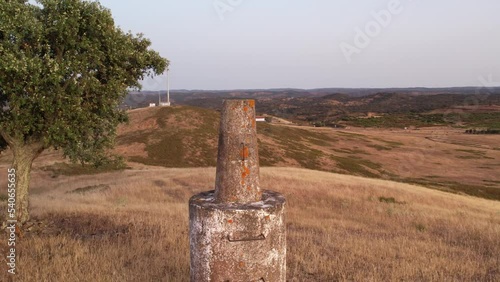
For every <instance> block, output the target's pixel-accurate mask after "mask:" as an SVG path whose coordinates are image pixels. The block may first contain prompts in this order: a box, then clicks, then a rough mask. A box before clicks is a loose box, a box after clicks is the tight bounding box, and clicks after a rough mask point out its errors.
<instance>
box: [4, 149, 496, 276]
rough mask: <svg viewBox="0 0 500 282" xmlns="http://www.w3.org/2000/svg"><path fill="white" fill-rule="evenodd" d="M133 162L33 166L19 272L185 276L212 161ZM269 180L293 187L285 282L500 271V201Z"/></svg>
mask: <svg viewBox="0 0 500 282" xmlns="http://www.w3.org/2000/svg"><path fill="white" fill-rule="evenodd" d="M41 161H43V159H42V160H41ZM132 166H133V167H132V169H128V170H124V171H121V172H108V173H102V174H99V175H80V176H64V175H60V176H57V177H56V176H55V175H53V174H52V173H51V172H50V171H43V170H40V169H35V171H34V173H33V178H32V183H33V185H32V188H31V189H32V190H31V192H32V194H31V204H32V213H33V217H34V221H33V222H32V223H31V224H29V225H28V226H27V227H26V229H25V231H24V233H23V237H22V238H21V239H20V244H19V247H18V252H19V255H20V260H19V263H18V268H19V269H18V271H19V274H18V275H16V277H15V279H14V280H13V281H175V282H177V281H188V279H189V252H188V248H189V245H188V234H187V233H188V204H187V201H188V199H189V197H190V196H191V195H193V194H195V193H198V192H201V191H204V190H211V189H212V188H213V186H214V181H215V180H214V176H215V169H213V168H184V169H177V168H158V167H147V166H142V165H132ZM6 167H7V166H6V165H1V166H0V186H1V187H4V186H5V185H6V183H5V171H6ZM261 179H262V186H263V187H265V188H268V189H272V190H276V191H279V192H282V193H283V194H285V195H286V197H287V201H288V202H287V204H288V213H287V230H288V234H287V239H288V257H287V260H288V261H287V264H288V272H287V276H288V280H289V281H345V280H348V281H499V280H500V256H499V254H500V244H499V242H500V202H498V201H490V200H486V199H480V198H475V197H471V196H463V195H455V194H450V193H445V192H440V191H436V190H430V189H426V188H422V187H419V186H412V185H408V184H401V183H396V182H389V181H384V180H375V179H367V178H361V177H355V176H348V175H340V174H333V173H327V172H318V171H311V170H305V169H297V168H263V169H262V170H261ZM5 206H6V204H5V201H2V202H1V204H0V210H5ZM3 214H4V213H2V215H3ZM0 241H1V243H0V253H2V254H4V253H5V250H6V245H5V243H4V242H6V233H4V232H3V233H2V234H1V238H0ZM4 260H5V258H4V256H2V261H4ZM0 272H1V274H0V281H9V280H8V278H7V276H6V265H5V263H2V264H1V270H0Z"/></svg>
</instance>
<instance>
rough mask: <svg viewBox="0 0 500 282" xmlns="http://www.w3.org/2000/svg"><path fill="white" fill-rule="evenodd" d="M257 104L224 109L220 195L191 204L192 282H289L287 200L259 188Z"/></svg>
mask: <svg viewBox="0 0 500 282" xmlns="http://www.w3.org/2000/svg"><path fill="white" fill-rule="evenodd" d="M257 144H258V143H257V132H256V124H255V102H254V100H225V101H224V104H223V110H222V117H221V124H220V135H219V153H218V160H217V175H216V183H215V191H210V192H204V193H201V194H199V195H196V196H193V197H192V198H191V199H190V201H189V233H190V234H189V236H190V238H189V240H190V247H191V281H192V282H204V281H217V282H219V281H221V282H226V281H231V282H240V281H244V282H247V281H273V282H274V281H276V282H281V281H286V225H285V198H284V197H283V196H282V195H281V194H279V193H276V192H272V191H262V190H261V188H260V186H259V155H258V148H257Z"/></svg>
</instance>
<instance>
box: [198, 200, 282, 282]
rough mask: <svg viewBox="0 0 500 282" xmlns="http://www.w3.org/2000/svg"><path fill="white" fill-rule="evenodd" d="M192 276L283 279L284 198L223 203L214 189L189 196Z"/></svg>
mask: <svg viewBox="0 0 500 282" xmlns="http://www.w3.org/2000/svg"><path fill="white" fill-rule="evenodd" d="M189 222H190V225H189V228H190V247H191V281H192V282H194V281H196V282H203V281H221V282H222V281H232V282H236V281H238V282H239V281H277V282H279V281H286V225H285V198H284V197H283V196H282V195H281V194H279V193H276V192H272V191H264V193H263V197H262V201H260V202H255V203H250V204H234V203H233V204H226V203H217V202H216V201H215V195H214V192H213V191H211V192H205V193H202V194H199V195H196V196H194V197H192V198H191V200H190V201H189Z"/></svg>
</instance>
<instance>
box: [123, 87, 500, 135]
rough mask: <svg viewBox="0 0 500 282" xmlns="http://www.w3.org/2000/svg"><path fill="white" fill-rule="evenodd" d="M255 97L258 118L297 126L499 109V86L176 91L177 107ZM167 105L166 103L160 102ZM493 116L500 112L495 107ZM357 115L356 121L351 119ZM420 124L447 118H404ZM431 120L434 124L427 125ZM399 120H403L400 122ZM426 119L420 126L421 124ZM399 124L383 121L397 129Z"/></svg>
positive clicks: (154, 96) (147, 99)
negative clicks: (371, 117)
mask: <svg viewBox="0 0 500 282" xmlns="http://www.w3.org/2000/svg"><path fill="white" fill-rule="evenodd" d="M158 95H163V96H165V94H164V93H160V92H144V93H130V94H129V95H128V97H127V99H126V101H125V102H124V107H126V108H137V107H146V106H148V105H149V103H154V102H158V99H159V98H158ZM236 97H237V98H252V99H256V100H257V111H258V112H259V113H260V114H270V115H273V116H277V117H281V118H286V119H290V120H293V121H295V122H298V123H308V124H311V123H314V124H323V125H327V124H338V123H339V122H342V121H344V122H346V121H347V122H346V124H348V125H357V126H369V125H371V124H367V123H364V121H361V122H358V121H357V120H356V119H355V118H356V117H359V116H360V115H361V116H363V115H367V114H368V113H376V114H408V113H412V114H428V113H430V112H434V114H435V113H436V111H441V113H443V112H449V111H453V110H454V109H456V108H457V107H469V109H468V112H471V109H473V108H475V109H477V110H479V111H482V112H484V111H483V109H484V107H485V106H500V88H490V89H486V88H483V89H479V88H473V87H465V88H438V89H427V88H409V89H337V88H331V89H315V90H300V89H299V90H298V89H274V90H235V91H173V92H172V93H171V99H172V101H173V102H174V104H180V105H188V106H195V107H202V108H208V109H215V110H217V109H220V107H221V105H222V100H223V99H227V98H236ZM162 99H163V101H164V100H165V99H166V98H165V97H163V98H162ZM492 112H498V110H496V109H493V110H492ZM353 117H354V119H353ZM402 120H413V121H414V122H415V124H416V125H426V126H428V125H433V124H436V125H445V124H447V121H446V120H445V117H443V116H441V117H439V116H438V117H431V118H430V119H428V118H426V117H421V116H419V117H416V118H415V117H412V116H404V117H403V119H402ZM428 120H430V122H428ZM399 121H401V119H399ZM421 121H422V122H421ZM397 124H398V121H397V120H396V122H395V123H393V122H388V123H379V124H378V125H379V126H386V127H387V126H389V127H390V126H394V125H397Z"/></svg>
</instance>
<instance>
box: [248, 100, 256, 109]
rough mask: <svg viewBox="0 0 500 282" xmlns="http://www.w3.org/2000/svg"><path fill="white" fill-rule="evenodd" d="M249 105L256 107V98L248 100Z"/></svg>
mask: <svg viewBox="0 0 500 282" xmlns="http://www.w3.org/2000/svg"><path fill="white" fill-rule="evenodd" d="M248 105H250V107H252V108H253V107H255V101H254V100H250V101H248Z"/></svg>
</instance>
